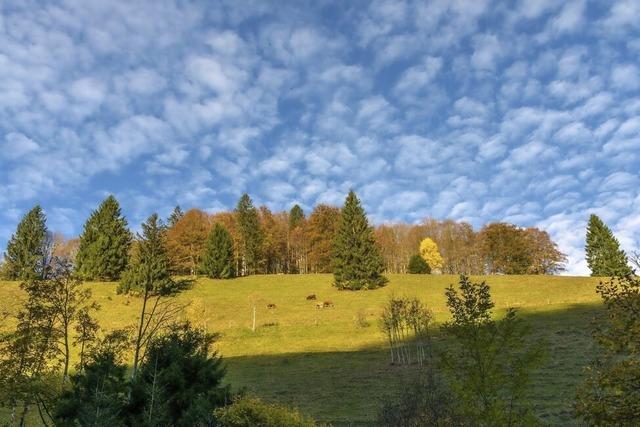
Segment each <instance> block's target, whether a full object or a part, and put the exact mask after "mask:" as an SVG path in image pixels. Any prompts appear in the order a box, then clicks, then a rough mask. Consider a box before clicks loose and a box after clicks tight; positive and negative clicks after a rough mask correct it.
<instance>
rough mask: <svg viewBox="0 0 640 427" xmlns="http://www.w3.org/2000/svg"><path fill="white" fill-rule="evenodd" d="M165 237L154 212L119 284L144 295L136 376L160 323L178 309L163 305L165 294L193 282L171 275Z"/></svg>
mask: <svg viewBox="0 0 640 427" xmlns="http://www.w3.org/2000/svg"><path fill="white" fill-rule="evenodd" d="M165 241H166V228H165V227H164V226H163V224H162V220H160V218H159V217H158V215H157V214H153V215H151V216H150V217H149V218H148V219H147V221H146V222H145V223H143V224H142V235H141V236H138V254H137V256H136V258H135V259H134V260H133V262H132V263H131V265H130V266H129V268H128V269H127V271H126V272H125V273H124V274H123V276H122V280H121V281H120V285H119V286H118V292H119V293H133V294H137V295H140V296H142V307H141V310H140V320H139V323H138V331H137V335H136V337H135V349H134V359H133V367H132V374H131V376H132V378H133V379H135V376H136V372H137V369H138V364H139V363H140V360H141V358H142V355H143V351H144V348H145V346H146V345H147V344H148V343H149V342H150V341H151V340H152V339H153V336H154V334H155V333H156V332H158V331H159V330H160V327H161V324H162V323H163V322H164V323H166V322H167V320H169V319H171V318H172V317H173V316H174V314H175V312H176V307H173V306H172V305H171V304H168V305H167V304H165V305H163V304H162V303H161V301H162V300H163V299H164V298H165V297H169V296H173V295H176V294H177V293H179V292H180V291H182V290H183V289H184V288H185V287H186V286H188V285H189V284H191V282H190V281H174V280H173V279H172V278H171V274H170V272H169V259H168V256H167V250H166V243H165ZM177 308H179V307H177Z"/></svg>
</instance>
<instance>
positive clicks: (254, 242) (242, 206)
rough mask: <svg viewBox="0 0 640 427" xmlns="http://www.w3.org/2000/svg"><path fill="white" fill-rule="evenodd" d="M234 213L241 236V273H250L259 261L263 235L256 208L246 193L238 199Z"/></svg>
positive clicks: (254, 270) (256, 267)
mask: <svg viewBox="0 0 640 427" xmlns="http://www.w3.org/2000/svg"><path fill="white" fill-rule="evenodd" d="M235 214H236V217H237V219H238V224H239V225H240V234H241V236H242V250H241V256H242V264H243V266H242V267H243V271H242V274H243V275H247V274H252V273H255V272H256V270H257V269H258V267H259V264H260V261H261V254H260V248H261V247H262V240H263V236H262V230H261V229H260V217H259V216H258V210H257V209H256V208H255V207H254V206H253V202H252V201H251V198H250V197H249V195H248V194H246V193H245V194H243V195H242V197H241V198H240V200H239V201H238V206H237V207H236V210H235Z"/></svg>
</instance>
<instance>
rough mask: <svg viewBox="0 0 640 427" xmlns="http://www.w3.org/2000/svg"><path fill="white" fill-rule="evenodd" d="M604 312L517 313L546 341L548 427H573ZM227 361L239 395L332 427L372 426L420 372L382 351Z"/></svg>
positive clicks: (576, 308)
mask: <svg viewBox="0 0 640 427" xmlns="http://www.w3.org/2000/svg"><path fill="white" fill-rule="evenodd" d="M600 310H601V306H599V305H597V304H579V305H578V304H576V305H573V306H569V307H568V308H567V307H565V308H563V309H561V310H552V311H525V310H522V311H520V312H519V315H520V316H521V317H522V318H523V319H524V320H525V321H526V322H527V323H528V324H529V325H531V326H532V338H542V339H544V340H545V342H546V344H547V347H546V348H547V358H546V360H545V361H544V363H543V365H542V366H541V367H540V368H539V369H538V370H537V371H536V372H535V373H534V375H533V380H532V386H531V389H530V393H529V399H530V402H531V403H532V405H533V407H534V410H535V412H536V414H537V415H538V417H540V419H541V421H542V422H543V423H544V424H546V425H572V424H576V422H575V420H573V419H572V417H571V403H572V401H573V397H574V395H575V390H576V386H577V385H578V384H579V383H580V382H581V381H582V379H583V375H584V367H585V366H586V365H587V364H588V363H589V362H590V360H591V358H592V356H593V355H594V354H595V351H596V348H595V347H594V345H593V342H592V339H591V331H592V329H593V327H592V322H593V319H594V317H595V316H596V315H597V314H598V312H600ZM436 335H437V334H436ZM435 341H436V342H437V341H438V337H437V336H436V339H435ZM225 361H226V364H227V367H228V375H227V379H228V381H229V382H230V383H231V384H232V385H233V386H234V388H236V389H237V388H246V390H247V391H249V392H251V393H253V394H256V395H258V396H260V397H262V398H264V399H266V400H268V401H274V402H280V403H283V404H287V405H291V406H294V407H297V408H299V409H300V410H301V411H302V412H303V413H306V414H308V415H311V416H313V417H314V418H315V419H317V420H318V421H322V422H328V423H331V424H333V425H334V426H369V425H375V423H374V420H375V419H376V416H377V412H378V409H379V408H380V406H381V402H382V401H383V399H384V398H385V397H388V396H390V395H393V394H394V393H396V391H397V390H399V388H400V387H402V385H403V383H406V381H407V380H410V379H411V378H412V376H415V375H416V372H417V369H416V367H415V366H409V367H401V366H392V365H390V364H389V351H388V349H387V348H384V347H373V348H364V349H362V350H360V351H351V352H326V353H323V352H317V353H292V354H278V355H259V356H240V357H228V358H225Z"/></svg>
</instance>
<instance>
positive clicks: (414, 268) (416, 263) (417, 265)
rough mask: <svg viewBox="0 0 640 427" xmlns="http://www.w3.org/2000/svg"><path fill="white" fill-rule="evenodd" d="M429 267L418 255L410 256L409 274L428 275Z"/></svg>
mask: <svg viewBox="0 0 640 427" xmlns="http://www.w3.org/2000/svg"><path fill="white" fill-rule="evenodd" d="M430 273H431V267H429V264H427V261H425V260H424V258H422V257H421V256H420V254H415V255H412V256H411V258H409V274H430Z"/></svg>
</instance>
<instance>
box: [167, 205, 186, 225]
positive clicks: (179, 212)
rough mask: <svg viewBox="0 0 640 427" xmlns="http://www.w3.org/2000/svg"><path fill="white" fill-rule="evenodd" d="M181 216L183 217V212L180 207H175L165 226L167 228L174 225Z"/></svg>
mask: <svg viewBox="0 0 640 427" xmlns="http://www.w3.org/2000/svg"><path fill="white" fill-rule="evenodd" d="M183 216H184V212H182V209H181V208H180V205H176V207H175V208H173V212H171V215H169V220H168V224H167V225H168V226H169V228H171V227H173V226H174V225H176V223H177V222H178V221H180V220H181V219H182V217H183Z"/></svg>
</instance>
